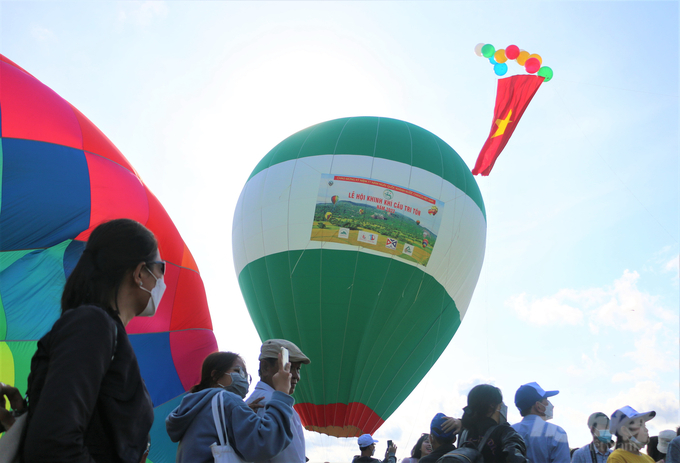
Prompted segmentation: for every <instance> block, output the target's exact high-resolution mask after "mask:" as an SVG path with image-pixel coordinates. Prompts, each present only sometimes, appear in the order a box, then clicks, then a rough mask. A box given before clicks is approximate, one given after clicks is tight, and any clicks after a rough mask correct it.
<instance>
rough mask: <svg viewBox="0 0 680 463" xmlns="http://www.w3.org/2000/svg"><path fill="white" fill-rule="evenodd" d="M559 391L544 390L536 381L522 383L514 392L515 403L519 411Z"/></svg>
mask: <svg viewBox="0 0 680 463" xmlns="http://www.w3.org/2000/svg"><path fill="white" fill-rule="evenodd" d="M559 393H560V391H544V390H543V388H542V387H541V386H539V385H538V383H527V384H523V385H521V386H520V387H519V389H517V392H516V393H515V405H517V408H518V409H519V411H520V412H521V411H522V410H526V409H527V408H531V406H532V405H533V404H535V403H536V402H540V401H542V400H543V399H547V398H548V397H552V396H554V395H557V394H559Z"/></svg>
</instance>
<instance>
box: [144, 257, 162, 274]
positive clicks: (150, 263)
mask: <svg viewBox="0 0 680 463" xmlns="http://www.w3.org/2000/svg"><path fill="white" fill-rule="evenodd" d="M146 264H147V265H154V264H155V265H160V266H161V275H165V261H164V260H154V261H151V262H147V263H146Z"/></svg>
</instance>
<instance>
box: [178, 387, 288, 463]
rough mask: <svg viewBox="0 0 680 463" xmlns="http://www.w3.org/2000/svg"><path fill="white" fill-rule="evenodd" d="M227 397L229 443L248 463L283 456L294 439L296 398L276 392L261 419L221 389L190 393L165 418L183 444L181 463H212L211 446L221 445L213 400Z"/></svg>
mask: <svg viewBox="0 0 680 463" xmlns="http://www.w3.org/2000/svg"><path fill="white" fill-rule="evenodd" d="M220 392H221V393H222V394H223V395H224V415H225V419H226V421H227V426H226V428H227V436H228V437H229V444H230V445H231V446H232V448H233V449H234V450H236V452H237V453H238V454H239V455H240V456H241V457H242V458H243V459H245V460H246V461H255V460H268V459H269V458H272V457H273V456H275V455H278V454H279V453H281V451H282V450H283V449H284V448H286V447H287V446H288V445H289V444H290V442H291V441H292V439H293V432H292V431H291V429H290V418H291V416H292V415H293V398H292V397H291V396H289V395H288V394H284V393H283V392H279V391H275V392H274V394H273V395H272V398H271V400H270V401H269V402H268V403H267V405H266V407H265V413H264V416H262V417H260V416H257V415H256V414H255V412H253V411H252V410H251V409H250V407H248V405H246V403H245V402H244V401H243V400H242V399H241V398H240V397H239V396H237V395H236V394H234V393H232V392H227V391H224V390H223V389H220V388H210V389H204V390H202V391H199V392H196V393H193V394H192V393H189V394H187V395H186V396H184V398H183V399H182V403H180V405H179V407H177V408H176V409H174V410H173V411H172V412H171V413H170V414H169V415H168V417H167V418H166V419H165V428H166V430H167V431H168V435H169V436H170V439H171V440H172V441H173V442H177V441H179V447H178V449H177V458H176V460H175V461H176V462H177V463H184V462H191V463H200V462H205V463H212V462H213V461H214V460H213V456H212V451H211V450H210V445H211V444H213V443H215V442H217V443H218V444H219V442H218V438H217V431H216V430H215V421H214V420H213V414H212V404H211V401H212V398H213V396H214V395H215V394H218V393H220Z"/></svg>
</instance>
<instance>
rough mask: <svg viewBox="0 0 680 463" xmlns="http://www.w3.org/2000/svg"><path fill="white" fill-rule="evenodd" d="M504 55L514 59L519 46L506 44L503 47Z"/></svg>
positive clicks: (517, 54)
mask: <svg viewBox="0 0 680 463" xmlns="http://www.w3.org/2000/svg"><path fill="white" fill-rule="evenodd" d="M505 56H507V57H508V59H515V58H517V57H518V56H519V47H518V46H517V45H508V46H507V47H505Z"/></svg>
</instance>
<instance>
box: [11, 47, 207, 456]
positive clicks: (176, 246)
mask: <svg viewBox="0 0 680 463" xmlns="http://www.w3.org/2000/svg"><path fill="white" fill-rule="evenodd" d="M0 147H1V150H0V173H1V174H2V177H1V183H0V186H1V191H2V196H1V198H0V381H2V382H4V383H8V384H13V385H15V386H16V387H18V388H19V389H20V390H21V392H22V393H24V392H25V390H26V384H27V378H28V373H29V369H30V360H31V357H32V355H33V353H34V352H35V349H36V341H37V340H38V339H40V338H41V337H42V336H43V335H44V334H45V333H46V332H47V331H49V329H50V328H51V327H52V324H53V323H54V322H55V320H56V319H57V318H58V317H59V315H60V313H61V309H60V300H61V293H62V290H63V286H64V283H65V281H66V278H67V277H68V275H69V274H70V272H71V270H72V269H73V267H74V266H75V264H76V262H77V261H78V259H79V258H80V255H81V253H82V251H83V249H84V247H85V241H86V240H87V238H88V236H89V234H90V232H91V231H92V230H93V229H94V228H95V227H96V226H97V225H98V224H100V223H101V222H104V221H107V220H111V219H114V218H121V217H126V218H130V219H134V220H137V221H138V222H141V223H142V224H144V225H146V226H147V227H148V228H149V229H150V230H151V231H153V233H154V234H155V235H156V238H157V239H158V244H159V250H160V253H161V256H162V258H163V259H164V260H166V261H167V266H166V273H165V282H166V284H167V290H166V292H165V295H164V297H163V299H162V302H161V304H160V306H159V307H158V312H157V313H156V315H155V316H154V317H151V318H139V317H137V318H135V319H134V320H133V321H132V322H130V324H129V325H128V326H127V331H128V334H129V335H130V342H131V343H132V346H133V347H134V349H135V353H136V354H137V359H138V361H139V365H140V368H141V371H142V376H143V377H144V381H145V383H146V386H147V388H148V389H149V393H150V394H151V399H152V400H153V403H154V407H155V421H154V426H153V428H152V430H151V441H152V443H153V445H152V447H151V453H150V455H149V460H151V461H157V462H160V461H174V459H175V452H176V448H177V444H173V443H172V442H170V439H169V438H168V436H167V433H166V431H165V417H166V416H167V414H168V413H169V412H170V411H171V410H172V409H173V408H175V407H176V406H177V405H178V403H179V400H180V398H181V396H182V395H183V394H184V393H185V391H187V390H188V389H189V388H190V387H191V386H193V385H194V384H196V383H198V382H199V380H200V366H201V363H202V361H203V359H204V358H205V356H206V355H207V354H208V353H210V352H212V351H215V350H216V349H217V344H216V342H215V337H214V335H213V332H212V322H211V320H210V313H209V312H208V304H207V300H206V296H205V290H204V288H203V281H202V280H201V276H200V275H199V272H198V267H197V266H196V263H195V262H194V259H193V257H192V256H191V253H190V252H189V249H188V248H187V246H186V244H185V243H184V241H183V240H182V238H181V236H180V234H179V232H178V231H177V229H176V228H175V226H174V224H173V223H172V221H171V220H170V217H169V216H168V214H167V213H166V212H165V209H163V206H162V205H161V204H160V202H159V201H158V199H157V198H156V197H155V196H154V195H153V194H152V193H151V192H150V191H149V189H148V188H147V187H146V186H145V185H144V183H143V182H142V180H141V179H140V178H139V176H138V175H137V173H136V172H135V170H134V169H133V168H132V166H131V165H130V163H129V162H128V161H127V159H125V157H124V156H123V155H122V154H121V153H120V151H118V149H116V147H115V146H114V145H113V144H112V143H111V141H109V139H108V138H106V136H104V134H103V133H102V132H101V131H100V130H99V129H98V128H97V127H95V126H94V124H92V122H90V121H89V120H88V119H87V118H86V117H85V116H84V115H83V114H82V113H81V112H80V111H78V110H77V109H76V108H74V107H73V106H71V105H70V104H69V103H68V102H67V101H66V100H64V99H63V98H61V97H60V96H59V95H57V94H56V93H55V92H54V91H52V90H51V89H50V88H48V87H46V86H45V85H44V84H42V83H41V82H40V81H38V80H37V79H36V78H34V77H33V76H31V75H30V74H28V73H27V72H26V71H24V70H23V69H21V68H20V67H19V66H17V65H16V64H14V63H13V62H11V61H10V60H8V59H7V58H5V57H4V56H2V55H0Z"/></svg>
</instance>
